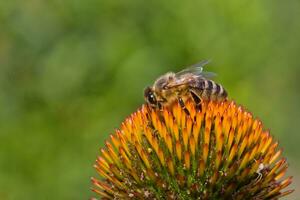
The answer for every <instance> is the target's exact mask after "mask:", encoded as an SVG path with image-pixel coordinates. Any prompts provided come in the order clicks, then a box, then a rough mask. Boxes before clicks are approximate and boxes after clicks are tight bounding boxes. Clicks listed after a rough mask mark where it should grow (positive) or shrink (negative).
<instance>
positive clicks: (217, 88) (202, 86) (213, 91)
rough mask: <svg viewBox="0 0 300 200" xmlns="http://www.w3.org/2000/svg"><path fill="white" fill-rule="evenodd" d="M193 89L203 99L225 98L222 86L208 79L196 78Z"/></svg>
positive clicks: (225, 93) (225, 94)
mask: <svg viewBox="0 0 300 200" xmlns="http://www.w3.org/2000/svg"><path fill="white" fill-rule="evenodd" d="M193 91H194V92H195V93H196V94H197V95H198V96H199V97H200V98H201V99H204V100H223V99H226V98H227V92H226V90H225V89H224V88H223V86H221V85H220V84H218V83H215V82H214V81H212V80H208V79H203V78H201V79H198V80H197V83H196V84H195V85H194V87H193Z"/></svg>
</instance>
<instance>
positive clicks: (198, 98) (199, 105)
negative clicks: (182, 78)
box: [190, 91, 202, 111]
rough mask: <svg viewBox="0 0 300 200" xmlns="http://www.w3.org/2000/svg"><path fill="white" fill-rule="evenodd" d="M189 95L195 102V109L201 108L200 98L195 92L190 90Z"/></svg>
mask: <svg viewBox="0 0 300 200" xmlns="http://www.w3.org/2000/svg"><path fill="white" fill-rule="evenodd" d="M190 93H191V95H192V98H193V100H194V102H195V103H196V109H197V110H200V111H201V110H202V105H201V98H200V97H199V96H198V95H196V94H195V92H193V91H190Z"/></svg>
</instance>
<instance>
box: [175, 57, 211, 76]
mask: <svg viewBox="0 0 300 200" xmlns="http://www.w3.org/2000/svg"><path fill="white" fill-rule="evenodd" d="M209 62H210V60H204V61H201V62H199V63H196V64H194V65H192V66H190V67H188V68H186V69H184V70H182V71H180V72H177V73H176V74H175V76H176V78H180V77H181V76H182V75H185V74H189V73H190V74H194V75H198V76H201V77H204V78H211V77H214V76H216V74H215V73H213V72H204V71H203V67H204V66H205V65H206V64H208V63H209Z"/></svg>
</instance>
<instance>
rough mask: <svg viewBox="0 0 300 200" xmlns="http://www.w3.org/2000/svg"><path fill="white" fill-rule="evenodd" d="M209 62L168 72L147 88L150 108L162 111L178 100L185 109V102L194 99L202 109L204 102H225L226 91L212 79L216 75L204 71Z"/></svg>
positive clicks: (147, 99)
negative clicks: (202, 102) (175, 71)
mask: <svg viewBox="0 0 300 200" xmlns="http://www.w3.org/2000/svg"><path fill="white" fill-rule="evenodd" d="M208 62H209V61H203V62H200V63H198V64H196V65H193V66H191V67H188V68H186V69H184V70H182V71H180V72H177V73H174V72H168V73H166V74H164V75H162V76H160V77H159V78H158V79H157V80H156V81H155V82H154V84H153V85H152V86H151V87H146V88H145V90H144V98H145V101H146V102H147V103H148V104H149V105H150V106H152V107H154V108H158V109H161V108H162V107H163V106H164V107H166V106H170V105H171V104H172V103H173V102H174V101H176V100H177V101H178V102H179V104H180V106H181V107H183V108H184V107H185V106H184V102H185V101H186V100H187V99H189V98H192V99H193V100H194V101H195V103H196V106H197V107H198V108H200V109H201V107H200V106H201V104H200V103H201V101H202V100H215V101H221V100H225V99H226V98H227V92H226V90H225V89H224V88H223V86H221V85H220V84H218V83H215V82H214V81H212V80H211V79H210V78H211V77H213V76H215V74H214V73H211V72H204V71H203V66H204V65H206V64H207V63H208Z"/></svg>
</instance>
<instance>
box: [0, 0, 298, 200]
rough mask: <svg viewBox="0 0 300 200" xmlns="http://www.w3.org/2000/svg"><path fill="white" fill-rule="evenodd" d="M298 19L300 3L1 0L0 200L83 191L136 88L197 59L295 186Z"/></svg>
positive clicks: (137, 94) (138, 95)
mask: <svg viewBox="0 0 300 200" xmlns="http://www.w3.org/2000/svg"><path fill="white" fill-rule="evenodd" d="M299 16H300V1H299V0H289V1H279V0H275V1H274V0H266V1H262V0H252V1H240V0H229V1H221V0H211V1H179V0H178V1H168V0H153V1H139V0H131V1H129V0H128V1H126V0H115V1H111V0H101V1H97V0H90V1H83V0H82V1H80V0H65V1H61V0H52V1H42V0H27V1H4V0H3V1H0V91H1V92H0V199H4V200H12V199H23V200H27V199H88V198H89V197H90V196H92V195H93V194H92V193H91V192H90V189H89V188H90V186H91V184H90V177H91V176H94V175H96V172H95V171H94V169H93V167H92V166H93V164H94V161H95V159H96V156H97V155H98V154H99V148H100V147H102V146H103V144H104V140H105V138H108V134H109V133H112V132H113V130H114V128H117V127H118V126H119V124H120V123H121V121H122V120H123V119H124V118H125V117H126V116H128V115H129V114H130V113H131V112H133V111H135V110H136V109H137V108H138V107H139V106H140V105H141V104H142V103H143V89H144V87H145V86H146V85H149V84H151V83H152V82H153V81H154V80H155V78H157V77H158V76H159V75H161V74H162V73H165V72H167V71H169V70H173V71H178V70H180V69H182V68H183V67H184V66H188V65H191V64H193V63H196V62H198V61H200V60H204V59H211V60H212V62H211V63H210V64H209V66H208V67H207V68H206V70H207V71H213V72H216V73H217V74H218V76H217V77H216V81H217V82H220V83H222V84H223V86H224V87H225V88H227V90H228V92H229V95H230V97H231V98H232V99H235V100H236V101H237V102H238V103H240V104H243V105H244V106H245V107H247V108H248V109H249V110H250V111H251V112H253V113H254V115H255V116H258V117H260V118H261V119H262V120H263V122H264V124H265V127H266V128H270V130H271V133H272V134H273V135H274V136H275V138H276V139H278V140H279V141H280V145H281V147H282V148H283V149H284V156H286V157H287V158H288V161H289V163H290V168H289V171H288V173H287V174H288V175H293V176H294V182H293V185H292V186H291V188H294V189H297V187H298V188H299V177H300V175H299V173H300V159H299V157H300V153H299V145H300V143H299V142H300V133H299V124H300V117H299V114H300V110H299V102H300V94H299V85H300V84H299V74H300V58H299V53H300V23H299ZM299 194H300V193H299V191H296V192H295V193H294V194H293V195H291V196H289V197H288V198H286V199H296V198H297V197H298V196H300V195H299Z"/></svg>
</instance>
